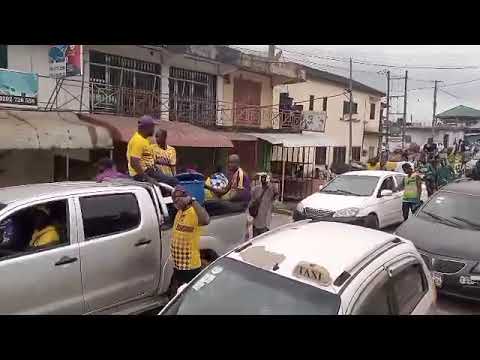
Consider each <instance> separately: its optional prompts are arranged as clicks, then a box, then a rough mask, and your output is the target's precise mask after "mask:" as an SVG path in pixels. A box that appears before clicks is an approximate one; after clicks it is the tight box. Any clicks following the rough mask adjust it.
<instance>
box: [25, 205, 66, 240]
mask: <svg viewBox="0 0 480 360" xmlns="http://www.w3.org/2000/svg"><path fill="white" fill-rule="evenodd" d="M33 229H34V230H33V234H32V239H31V240H30V243H29V246H30V247H39V246H46V245H54V244H57V243H60V235H59V234H58V231H57V229H56V228H55V226H53V225H52V222H51V219H50V215H49V212H48V210H47V209H45V208H43V207H37V208H35V210H34V213H33Z"/></svg>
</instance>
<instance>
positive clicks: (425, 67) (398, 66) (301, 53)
mask: <svg viewBox="0 0 480 360" xmlns="http://www.w3.org/2000/svg"><path fill="white" fill-rule="evenodd" d="M279 49H280V48H279ZM281 50H282V51H285V52H290V53H292V54H299V55H302V56H308V57H314V58H319V59H324V60H331V61H339V62H348V61H349V60H347V59H342V58H338V57H333V56H320V55H315V54H309V53H304V52H298V51H293V50H287V49H281ZM352 62H353V63H355V64H361V65H366V66H377V67H383V68H397V69H429V70H467V69H479V68H480V66H434V65H392V64H381V63H375V62H367V61H360V60H352Z"/></svg>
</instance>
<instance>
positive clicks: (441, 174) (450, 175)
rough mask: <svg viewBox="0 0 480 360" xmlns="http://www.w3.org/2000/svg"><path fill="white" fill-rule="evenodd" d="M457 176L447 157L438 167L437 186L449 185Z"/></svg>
mask: <svg viewBox="0 0 480 360" xmlns="http://www.w3.org/2000/svg"><path fill="white" fill-rule="evenodd" d="M454 178H455V171H454V170H453V168H452V167H451V166H450V165H449V164H448V163H447V160H446V159H442V160H440V166H439V167H438V169H437V188H441V187H442V186H445V185H447V184H448V183H449V182H451V181H452V180H453V179H454Z"/></svg>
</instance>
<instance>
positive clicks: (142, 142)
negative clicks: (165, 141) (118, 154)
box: [127, 132, 155, 176]
mask: <svg viewBox="0 0 480 360" xmlns="http://www.w3.org/2000/svg"><path fill="white" fill-rule="evenodd" d="M131 157H135V158H139V159H140V162H141V164H142V169H143V170H144V171H145V170H146V169H148V168H151V167H153V166H154V164H155V162H154V157H153V151H152V146H151V144H150V141H148V139H147V138H144V137H143V136H142V135H140V134H139V133H138V132H136V133H135V134H133V136H132V138H131V139H130V141H129V142H128V145H127V162H128V172H129V173H130V176H135V175H137V172H136V171H135V169H133V167H132V165H131V164H130V158H131Z"/></svg>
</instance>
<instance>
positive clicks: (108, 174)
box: [95, 169, 129, 182]
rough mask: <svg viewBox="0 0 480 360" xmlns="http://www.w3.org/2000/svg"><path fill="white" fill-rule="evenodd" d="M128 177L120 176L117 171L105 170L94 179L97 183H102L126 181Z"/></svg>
mask: <svg viewBox="0 0 480 360" xmlns="http://www.w3.org/2000/svg"><path fill="white" fill-rule="evenodd" d="M128 178H129V176H128V175H125V174H122V173H121V172H118V171H117V170H114V169H107V170H105V171H104V172H102V173H101V174H98V175H97V176H96V177H95V180H96V181H98V182H102V181H105V180H108V179H128Z"/></svg>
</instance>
